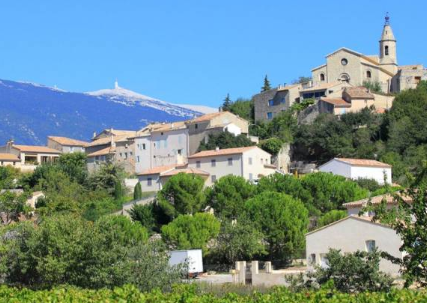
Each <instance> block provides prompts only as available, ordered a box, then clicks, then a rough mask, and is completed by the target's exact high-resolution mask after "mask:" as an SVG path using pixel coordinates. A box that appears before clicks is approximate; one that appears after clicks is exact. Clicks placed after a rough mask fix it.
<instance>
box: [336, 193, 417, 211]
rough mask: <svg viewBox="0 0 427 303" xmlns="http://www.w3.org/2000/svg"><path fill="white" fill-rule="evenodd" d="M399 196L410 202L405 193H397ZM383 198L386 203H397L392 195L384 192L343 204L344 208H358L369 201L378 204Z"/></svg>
mask: <svg viewBox="0 0 427 303" xmlns="http://www.w3.org/2000/svg"><path fill="white" fill-rule="evenodd" d="M399 196H400V197H401V198H402V199H403V201H405V202H407V203H411V202H412V199H411V198H410V197H408V196H406V195H402V194H399ZM384 199H385V201H386V203H387V204H389V205H394V204H397V202H396V201H395V199H394V197H393V196H392V195H390V194H385V195H379V196H375V197H370V198H366V199H362V200H358V201H353V202H348V203H344V204H343V206H344V207H346V208H359V207H363V206H366V205H367V204H368V202H369V201H370V202H371V203H372V204H380V203H381V202H382V201H383V200H384Z"/></svg>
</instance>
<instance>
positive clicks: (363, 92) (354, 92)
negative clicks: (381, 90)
mask: <svg viewBox="0 0 427 303" xmlns="http://www.w3.org/2000/svg"><path fill="white" fill-rule="evenodd" d="M343 93H347V94H348V95H349V96H350V98H352V99H353V98H355V99H359V98H360V99H375V97H374V95H373V94H372V93H370V92H369V89H367V88H366V87H363V86H355V87H346V88H344V92H343Z"/></svg>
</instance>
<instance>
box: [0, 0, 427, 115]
mask: <svg viewBox="0 0 427 303" xmlns="http://www.w3.org/2000/svg"><path fill="white" fill-rule="evenodd" d="M0 1H1V5H0V28H1V31H0V33H1V34H0V79H8V80H22V81H31V82H37V83H41V84H45V85H48V86H54V85H56V86H58V87H59V88H62V89H65V90H68V91H77V92H84V91H93V90H98V89H102V88H109V87H111V88H112V87H113V85H114V80H115V79H116V78H117V79H118V80H119V84H120V86H122V87H125V88H129V89H131V90H134V91H136V92H139V93H142V94H146V95H149V96H152V97H156V98H159V99H162V100H165V101H169V102H173V103H188V104H204V105H209V106H214V107H216V106H218V105H219V104H220V103H221V102H222V100H223V99H224V97H225V95H226V94H227V93H230V96H231V98H232V99H235V98H237V97H250V96H251V95H253V94H255V93H257V92H258V91H259V89H260V87H261V85H262V80H263V78H264V75H265V74H268V76H269V78H270V80H271V83H272V85H274V86H276V85H278V84H280V83H286V82H287V83H289V82H291V81H292V80H293V79H295V78H297V77H298V76H302V75H306V76H308V75H310V70H311V69H312V68H314V67H316V66H319V65H321V64H323V63H324V60H325V55H327V54H328V53H331V52H333V51H334V50H336V49H337V48H339V47H342V46H345V47H348V48H351V49H354V50H356V51H359V52H362V53H364V54H367V55H371V54H377V53H378V40H379V38H380V34H381V31H382V26H383V24H384V15H385V13H386V12H387V11H388V12H390V17H391V24H392V28H393V31H394V33H395V36H396V38H397V43H398V46H397V47H398V49H397V56H398V62H399V64H402V65H403V64H414V63H423V64H425V65H427V39H426V35H427V23H426V12H427V1H426V0H419V1H418V0H412V1H410V2H408V1H396V0H393V1H392V0H390V1H384V0H370V1H365V0H363V1H361V0H359V1H357V0H354V1H335V0H333V1H311V0H305V1H284V0H282V1H268V0H258V1H255V0H253V1H252V0H245V1H240V0H212V1H210V0H209V1H208V0H191V1H190V0H181V1H178V0H175V1H172V0H170V1H168V0H163V1H160V0H151V1H143V0H128V1H127V0H122V1H118V0H116V1H110V0H72V1H58V0H52V1H44V0H38V1H34V0H27V1H19V0H14V1H2V0H0ZM408 4H410V5H408ZM0 102H1V100H0Z"/></svg>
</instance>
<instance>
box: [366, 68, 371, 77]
mask: <svg viewBox="0 0 427 303" xmlns="http://www.w3.org/2000/svg"><path fill="white" fill-rule="evenodd" d="M366 78H372V74H371V71H370V70H368V71H366Z"/></svg>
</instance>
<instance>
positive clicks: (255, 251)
mask: <svg viewBox="0 0 427 303" xmlns="http://www.w3.org/2000/svg"><path fill="white" fill-rule="evenodd" d="M262 240H263V235H262V233H261V232H260V231H259V230H257V229H256V228H255V227H254V225H253V224H252V222H250V221H248V220H247V219H243V218H241V219H238V220H237V221H235V222H234V223H233V222H231V221H229V220H223V221H222V222H221V230H220V232H219V235H218V238H217V241H216V244H215V246H214V247H213V248H212V252H211V254H210V257H211V258H212V259H214V261H215V262H216V263H219V264H229V265H234V263H235V262H236V261H239V260H253V259H254V257H255V256H261V255H264V254H266V251H265V247H264V244H263V242H262Z"/></svg>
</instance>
